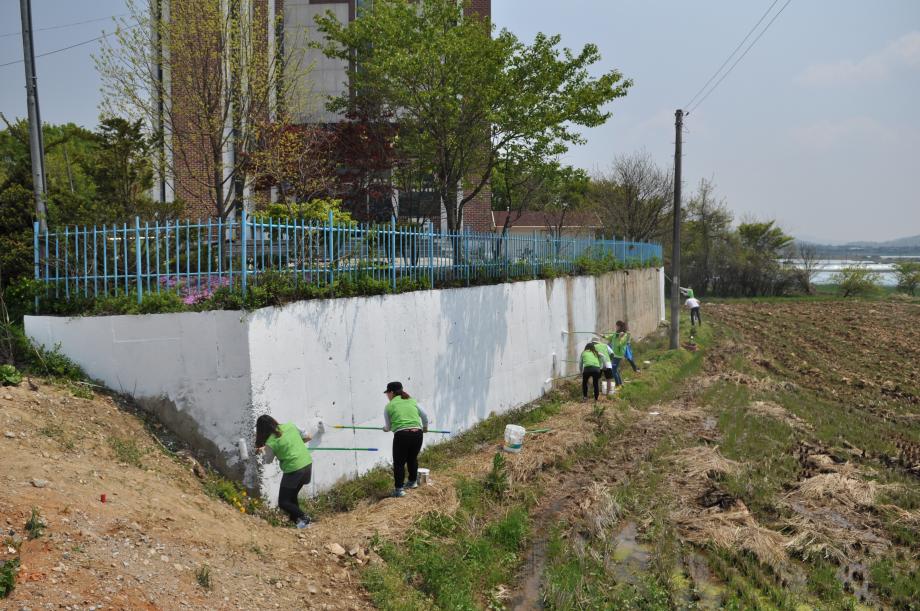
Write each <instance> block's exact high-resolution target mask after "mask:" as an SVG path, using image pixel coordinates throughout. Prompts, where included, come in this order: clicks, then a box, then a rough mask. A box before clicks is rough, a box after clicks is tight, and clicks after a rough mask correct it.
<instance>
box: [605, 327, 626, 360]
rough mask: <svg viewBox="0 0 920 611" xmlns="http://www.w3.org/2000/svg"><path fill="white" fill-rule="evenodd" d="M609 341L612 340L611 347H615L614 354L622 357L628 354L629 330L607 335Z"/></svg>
mask: <svg viewBox="0 0 920 611" xmlns="http://www.w3.org/2000/svg"><path fill="white" fill-rule="evenodd" d="M607 341H609V342H610V347H611V348H613V356H614V357H616V358H618V359H621V358H623V357H624V356H626V345H627V344H628V343H629V332H628V331H627V332H626V333H621V334H619V335H618V334H616V333H613V334H611V335H608V336H607Z"/></svg>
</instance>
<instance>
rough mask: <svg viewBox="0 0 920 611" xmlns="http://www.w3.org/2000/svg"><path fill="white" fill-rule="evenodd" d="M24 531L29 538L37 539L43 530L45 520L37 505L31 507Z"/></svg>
mask: <svg viewBox="0 0 920 611" xmlns="http://www.w3.org/2000/svg"><path fill="white" fill-rule="evenodd" d="M26 531H27V532H28V533H29V538H30V539H38V538H39V537H41V536H42V534H44V532H45V521H44V520H43V519H42V516H41V513H39V511H38V508H37V507H33V508H32V513H31V515H29V519H28V521H26Z"/></svg>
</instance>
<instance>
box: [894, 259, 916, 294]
mask: <svg viewBox="0 0 920 611" xmlns="http://www.w3.org/2000/svg"><path fill="white" fill-rule="evenodd" d="M894 269H895V274H896V275H897V279H898V290H899V291H903V292H905V293H907V294H908V295H914V294H915V293H916V292H917V289H918V288H920V261H902V262H901V263H896V264H895V266H894Z"/></svg>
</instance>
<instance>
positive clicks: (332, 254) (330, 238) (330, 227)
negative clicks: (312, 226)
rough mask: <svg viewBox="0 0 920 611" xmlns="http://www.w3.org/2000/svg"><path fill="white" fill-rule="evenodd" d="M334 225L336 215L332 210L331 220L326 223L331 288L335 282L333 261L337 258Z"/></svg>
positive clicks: (327, 265)
mask: <svg viewBox="0 0 920 611" xmlns="http://www.w3.org/2000/svg"><path fill="white" fill-rule="evenodd" d="M333 223H335V215H334V214H333V212H332V210H330V211H329V219H328V221H327V223H326V243H327V244H328V246H329V248H327V249H326V251H327V253H328V255H327V260H326V268H327V269H328V270H329V286H332V283H333V281H335V271H334V270H333V268H332V265H333V259H334V258H335V250H334V249H335V243H334V240H335V234H334V233H333V229H334V226H333Z"/></svg>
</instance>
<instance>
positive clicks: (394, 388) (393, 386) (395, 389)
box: [383, 382, 403, 395]
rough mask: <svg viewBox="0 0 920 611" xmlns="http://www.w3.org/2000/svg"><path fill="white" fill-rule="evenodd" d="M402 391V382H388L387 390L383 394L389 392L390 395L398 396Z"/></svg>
mask: <svg viewBox="0 0 920 611" xmlns="http://www.w3.org/2000/svg"><path fill="white" fill-rule="evenodd" d="M402 390H403V387H402V382H390V383H389V384H387V389H386V390H385V391H383V392H384V393H388V392H391V393H394V394H397V395H398V394H399V393H401V392H402Z"/></svg>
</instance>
